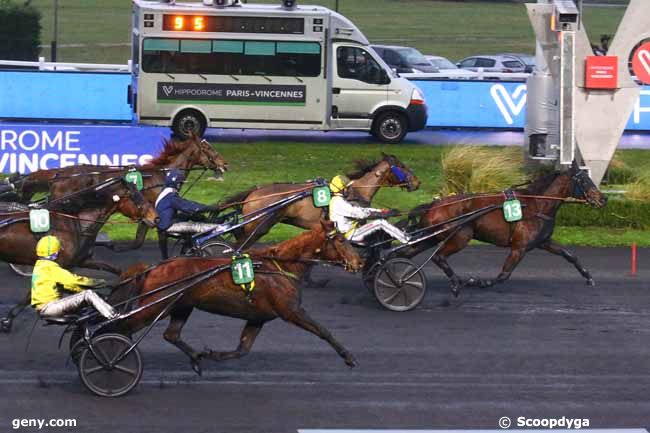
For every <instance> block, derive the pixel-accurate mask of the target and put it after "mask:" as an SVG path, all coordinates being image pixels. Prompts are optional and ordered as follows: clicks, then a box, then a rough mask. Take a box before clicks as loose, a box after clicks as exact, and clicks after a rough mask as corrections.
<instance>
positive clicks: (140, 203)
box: [0, 177, 158, 332]
mask: <svg viewBox="0 0 650 433" xmlns="http://www.w3.org/2000/svg"><path fill="white" fill-rule="evenodd" d="M47 208H48V210H49V211H50V230H49V231H48V232H47V233H43V235H45V234H51V235H54V236H56V237H57V238H59V240H60V241H61V244H62V246H63V248H62V251H61V253H60V255H59V258H58V259H57V262H58V263H59V264H60V265H61V266H63V267H72V266H76V267H82V268H89V269H98V270H103V271H107V272H111V273H114V274H119V273H120V270H119V269H116V268H114V267H113V266H111V265H109V264H108V263H102V262H98V261H93V260H91V258H92V250H93V247H94V245H95V239H96V237H97V234H98V233H99V230H100V229H101V228H102V226H103V225H104V224H105V223H106V221H107V220H108V218H109V217H110V216H111V215H112V214H114V213H115V212H119V213H121V214H122V215H124V216H126V217H128V218H131V219H134V220H141V221H143V222H144V223H145V224H147V225H149V226H150V227H154V226H155V225H156V223H157V220H158V214H157V213H156V210H155V209H154V208H153V206H152V205H151V203H149V202H148V201H147V200H146V199H145V198H144V196H143V195H142V194H141V193H140V191H138V190H137V189H136V187H135V185H134V184H132V183H130V182H127V181H126V180H124V178H123V177H117V178H113V179H109V180H106V181H104V182H102V183H100V184H97V185H95V186H92V187H90V188H85V189H83V190H81V191H77V192H74V193H71V194H69V195H67V196H64V197H62V198H59V199H55V200H53V201H51V202H50V203H49V204H48V206H47ZM3 209H6V211H4V210H3ZM39 238H40V237H39V236H38V235H37V234H35V233H32V232H31V229H30V221H29V208H27V207H26V206H24V205H20V204H16V203H0V260H3V261H5V262H8V263H14V264H19V265H33V264H34V263H35V262H36V260H37V257H36V251H35V250H36V243H37V242H38V240H39ZM29 303H30V293H29V291H28V293H27V296H26V298H25V299H24V300H23V301H22V302H21V303H19V304H18V305H16V306H15V307H14V308H12V310H11V311H10V312H9V315H8V316H7V317H6V318H3V319H1V320H0V329H1V330H3V331H5V332H9V331H10V330H11V324H12V322H13V319H14V318H15V317H16V316H17V315H18V314H20V312H21V311H22V310H23V309H24V308H25V307H26V306H27V305H29Z"/></svg>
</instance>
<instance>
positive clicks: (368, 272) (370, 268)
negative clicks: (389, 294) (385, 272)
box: [361, 261, 381, 295]
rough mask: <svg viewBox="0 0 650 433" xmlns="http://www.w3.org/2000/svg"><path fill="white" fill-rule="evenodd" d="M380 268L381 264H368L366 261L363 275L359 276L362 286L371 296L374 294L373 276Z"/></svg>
mask: <svg viewBox="0 0 650 433" xmlns="http://www.w3.org/2000/svg"><path fill="white" fill-rule="evenodd" d="M380 267H381V263H379V262H374V263H371V264H368V262H367V261H366V265H365V266H364V267H363V271H362V272H363V273H362V274H361V280H362V281H363V286H364V287H365V288H366V289H368V291H369V292H370V293H372V294H373V295H374V294H375V276H376V275H377V271H379V268H380Z"/></svg>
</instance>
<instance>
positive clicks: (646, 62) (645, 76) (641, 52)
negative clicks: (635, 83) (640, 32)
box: [632, 42, 650, 84]
mask: <svg viewBox="0 0 650 433" xmlns="http://www.w3.org/2000/svg"><path fill="white" fill-rule="evenodd" d="M632 70H633V71H634V75H636V77H637V78H638V79H639V81H641V82H642V83H643V84H650V42H646V43H645V44H643V45H641V46H640V47H639V48H638V49H637V50H636V51H635V52H634V57H632Z"/></svg>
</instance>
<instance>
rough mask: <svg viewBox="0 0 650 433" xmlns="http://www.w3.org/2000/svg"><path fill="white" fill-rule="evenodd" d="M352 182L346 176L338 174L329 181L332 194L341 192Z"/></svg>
mask: <svg viewBox="0 0 650 433" xmlns="http://www.w3.org/2000/svg"><path fill="white" fill-rule="evenodd" d="M351 184H352V182H350V179H349V178H348V177H347V176H344V175H342V174H339V175H337V176H334V177H333V178H332V180H331V181H330V191H332V193H334V194H342V193H343V192H344V191H345V190H346V189H347V187H349V186H350V185H351Z"/></svg>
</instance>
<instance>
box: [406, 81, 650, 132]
mask: <svg viewBox="0 0 650 433" xmlns="http://www.w3.org/2000/svg"><path fill="white" fill-rule="evenodd" d="M412 81H413V82H414V83H415V84H416V85H417V86H418V87H419V88H420V89H421V90H422V92H423V93H424V97H425V99H426V101H427V104H428V107H429V121H428V124H427V126H429V127H434V128H439V127H442V128H444V127H457V128H512V129H523V127H524V124H525V121H526V102H527V101H526V96H527V95H526V83H523V82H505V81H503V82H495V81H451V80H437V81H434V80H412ZM626 130H627V131H650V86H645V87H644V88H643V90H642V91H641V96H640V98H639V99H638V100H637V101H636V103H635V104H634V110H633V112H632V116H631V117H630V120H629V121H628V123H627V126H626Z"/></svg>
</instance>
